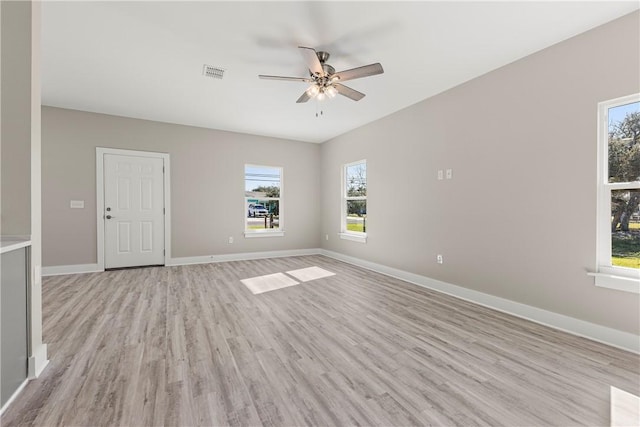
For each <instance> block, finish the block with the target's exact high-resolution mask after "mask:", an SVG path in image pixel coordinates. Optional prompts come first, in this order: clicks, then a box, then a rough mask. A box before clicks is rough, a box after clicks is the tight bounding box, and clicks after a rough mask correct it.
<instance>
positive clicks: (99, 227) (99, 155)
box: [96, 147, 171, 271]
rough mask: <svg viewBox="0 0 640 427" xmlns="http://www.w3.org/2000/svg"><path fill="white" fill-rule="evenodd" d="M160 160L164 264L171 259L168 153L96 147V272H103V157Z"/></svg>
mask: <svg viewBox="0 0 640 427" xmlns="http://www.w3.org/2000/svg"><path fill="white" fill-rule="evenodd" d="M105 154H117V155H121V156H138V157H147V158H156V159H157V158H160V159H162V160H163V164H164V174H163V176H164V212H165V214H164V264H165V265H167V264H168V261H169V260H170V259H171V164H170V156H169V154H168V153H156V152H152V151H135V150H121V149H116V148H104V147H96V206H97V209H96V237H97V239H96V240H97V254H98V271H104V160H103V159H104V155H105Z"/></svg>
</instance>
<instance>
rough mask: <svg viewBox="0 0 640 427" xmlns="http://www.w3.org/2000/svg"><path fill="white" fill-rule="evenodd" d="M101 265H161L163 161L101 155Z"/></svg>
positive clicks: (149, 158) (110, 266) (138, 157)
mask: <svg viewBox="0 0 640 427" xmlns="http://www.w3.org/2000/svg"><path fill="white" fill-rule="evenodd" d="M103 162H104V218H105V220H104V262H105V268H118V267H134V266H143V265H164V177H163V173H164V172H163V168H164V161H163V159H162V158H158V157H143V156H124V155H119V154H106V153H105V154H104V157H103Z"/></svg>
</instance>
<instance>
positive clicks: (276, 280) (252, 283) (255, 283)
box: [241, 273, 299, 295]
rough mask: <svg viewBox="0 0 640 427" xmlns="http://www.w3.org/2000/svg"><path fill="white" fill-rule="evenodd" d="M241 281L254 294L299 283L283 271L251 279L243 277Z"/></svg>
mask: <svg viewBox="0 0 640 427" xmlns="http://www.w3.org/2000/svg"><path fill="white" fill-rule="evenodd" d="M241 282H242V283H243V284H244V285H245V286H246V287H247V288H249V290H250V291H251V292H253V294H254V295H256V294H261V293H263V292H269V291H275V290H276V289H282V288H287V287H289V286H295V285H297V284H298V283H299V282H297V281H295V280H293V279H292V278H291V277H289V276H287V275H286V274H283V273H275V274H267V275H264V276H257V277H251V278H249V279H243V280H241Z"/></svg>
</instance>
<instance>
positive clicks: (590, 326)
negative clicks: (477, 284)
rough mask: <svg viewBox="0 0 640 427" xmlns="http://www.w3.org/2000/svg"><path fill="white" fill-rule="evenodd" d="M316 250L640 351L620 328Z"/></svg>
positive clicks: (635, 337)
mask: <svg viewBox="0 0 640 427" xmlns="http://www.w3.org/2000/svg"><path fill="white" fill-rule="evenodd" d="M320 254H321V255H324V256H327V257H329V258H334V259H337V260H340V261H344V262H346V263H349V264H353V265H356V266H358V267H362V268H366V269H368V270H372V271H375V272H378V273H381V274H384V275H386V276H390V277H395V278H397V279H400V280H404V281H406V282H409V283H413V284H415V285H418V286H423V287H425V288H429V289H432V290H434V291H438V292H442V293H444V294H447V295H451V296H453V297H456V298H460V299H463V300H465V301H469V302H472V303H474V304H478V305H481V306H483V307H488V308H491V309H494V310H497V311H501V312H503V313H507V314H511V315H514V316H517V317H520V318H523V319H526V320H530V321H532V322H535V323H539V324H541V325H545V326H549V327H551V328H554V329H558V330H560V331H564V332H567V333H570V334H572V335H577V336H580V337H584V338H588V339H590V340H593V341H597V342H600V343H603V344H607V345H610V346H612V347H617V348H621V349H623V350H627V351H631V352H633V353H638V354H640V337H639V336H638V335H634V334H632V333H629V332H623V331H620V330H617V329H613V328H609V327H606V326H602V325H597V324H595V323H591V322H586V321H584V320H580V319H576V318H573V317H569V316H565V315H563V314H558V313H554V312H551V311H547V310H543V309H541V308H537V307H533V306H530V305H526V304H522V303H518V302H515V301H510V300H507V299H504V298H500V297H496V296H493V295H489V294H485V293H483V292H479V291H474V290H472V289H468V288H464V287H462V286H457V285H452V284H450V283H446V282H441V281H439V280H435V279H431V278H429V277H425V276H421V275H418V274H414V273H409V272H407V271H403V270H398V269H395V268H392V267H387V266H385V265H381V264H376V263H373V262H370V261H365V260H361V259H359V258H354V257H351V256H348V255H343V254H341V253H337V252H333V251H329V250H326V249H321V250H320Z"/></svg>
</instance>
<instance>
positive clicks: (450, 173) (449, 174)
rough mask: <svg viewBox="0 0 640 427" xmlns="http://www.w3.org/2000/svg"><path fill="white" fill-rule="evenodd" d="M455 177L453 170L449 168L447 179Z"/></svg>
mask: <svg viewBox="0 0 640 427" xmlns="http://www.w3.org/2000/svg"><path fill="white" fill-rule="evenodd" d="M451 178H453V171H452V170H451V169H447V179H451Z"/></svg>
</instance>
